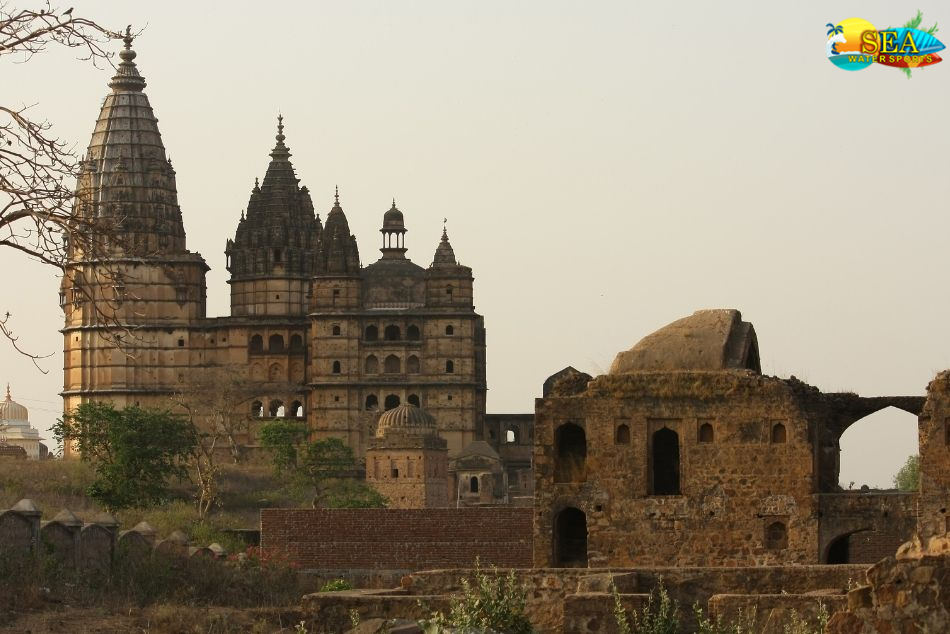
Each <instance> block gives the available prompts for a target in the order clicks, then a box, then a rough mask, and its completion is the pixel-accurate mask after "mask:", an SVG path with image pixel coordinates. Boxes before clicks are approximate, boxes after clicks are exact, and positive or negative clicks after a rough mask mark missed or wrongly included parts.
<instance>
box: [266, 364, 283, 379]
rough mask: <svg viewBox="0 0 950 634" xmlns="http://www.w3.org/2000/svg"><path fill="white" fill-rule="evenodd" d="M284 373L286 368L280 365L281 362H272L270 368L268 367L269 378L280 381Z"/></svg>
mask: <svg viewBox="0 0 950 634" xmlns="http://www.w3.org/2000/svg"><path fill="white" fill-rule="evenodd" d="M283 373H284V369H283V368H281V367H280V364H279V363H272V364H271V366H270V368H268V369H267V380H268V381H279V380H280V378H281V375H282V374H283Z"/></svg>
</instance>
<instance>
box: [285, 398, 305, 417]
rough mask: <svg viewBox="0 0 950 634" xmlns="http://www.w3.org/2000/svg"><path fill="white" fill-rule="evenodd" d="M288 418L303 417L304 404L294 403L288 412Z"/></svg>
mask: <svg viewBox="0 0 950 634" xmlns="http://www.w3.org/2000/svg"><path fill="white" fill-rule="evenodd" d="M287 415H288V416H293V417H295V418H301V417H303V403H301V402H300V401H294V402H293V403H291V404H290V409H289V410H287Z"/></svg>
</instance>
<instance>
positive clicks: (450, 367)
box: [445, 359, 455, 374]
mask: <svg viewBox="0 0 950 634" xmlns="http://www.w3.org/2000/svg"><path fill="white" fill-rule="evenodd" d="M453 372H455V362H454V361H452V360H451V359H449V360H447V361H446V362H445V373H446V374H452V373H453Z"/></svg>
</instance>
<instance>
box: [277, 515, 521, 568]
mask: <svg viewBox="0 0 950 634" xmlns="http://www.w3.org/2000/svg"><path fill="white" fill-rule="evenodd" d="M531 520H532V509H530V508H484V509H480V508H464V509H262V510H261V546H262V547H263V548H264V550H265V552H281V553H284V554H286V555H287V556H288V557H289V558H290V559H291V560H292V561H295V562H297V563H298V564H299V565H300V566H301V567H302V568H304V569H318V570H320V569H324V570H327V569H329V570H345V569H378V570H393V569H410V570H427V569H436V568H468V567H471V566H472V565H473V563H474V561H475V557H476V556H478V557H479V558H480V560H481V563H482V564H483V565H492V564H494V565H496V566H499V567H513V568H529V567H530V566H531V534H532V526H531Z"/></svg>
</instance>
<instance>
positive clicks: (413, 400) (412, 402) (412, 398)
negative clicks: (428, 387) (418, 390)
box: [406, 394, 422, 407]
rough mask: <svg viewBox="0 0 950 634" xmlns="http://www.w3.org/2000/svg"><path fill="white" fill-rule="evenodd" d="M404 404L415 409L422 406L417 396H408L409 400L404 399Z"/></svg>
mask: <svg viewBox="0 0 950 634" xmlns="http://www.w3.org/2000/svg"><path fill="white" fill-rule="evenodd" d="M406 402H408V403H409V404H410V405H415V406H416V407H422V405H420V404H419V395H418V394H410V395H409V398H407V399H406Z"/></svg>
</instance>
